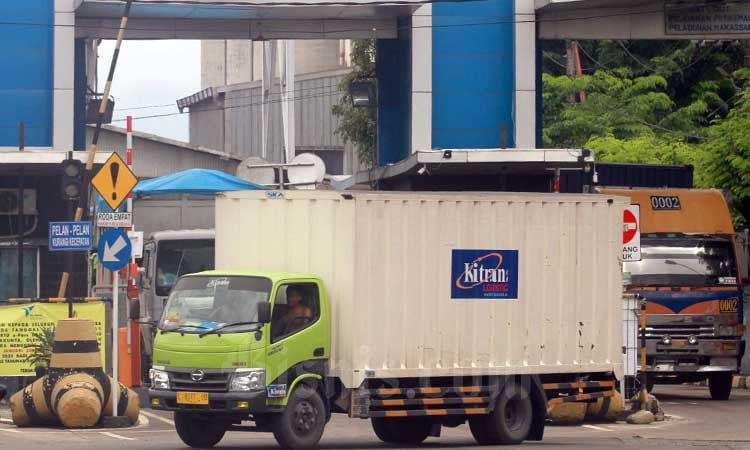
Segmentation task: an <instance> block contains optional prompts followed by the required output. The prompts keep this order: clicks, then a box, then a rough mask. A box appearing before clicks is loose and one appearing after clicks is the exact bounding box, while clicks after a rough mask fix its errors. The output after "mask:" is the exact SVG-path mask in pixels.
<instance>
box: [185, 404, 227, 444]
mask: <svg viewBox="0 0 750 450" xmlns="http://www.w3.org/2000/svg"><path fill="white" fill-rule="evenodd" d="M174 427H175V429H177V435H179V436H180V439H182V442H184V443H186V444H187V445H189V446H191V447H193V448H211V447H213V446H214V445H216V444H218V443H219V441H221V439H222V438H223V437H224V433H226V432H227V430H226V428H225V427H224V426H223V425H222V424H221V423H216V422H212V421H210V420H204V419H201V418H200V417H198V416H196V415H194V414H186V413H179V412H176V413H174Z"/></svg>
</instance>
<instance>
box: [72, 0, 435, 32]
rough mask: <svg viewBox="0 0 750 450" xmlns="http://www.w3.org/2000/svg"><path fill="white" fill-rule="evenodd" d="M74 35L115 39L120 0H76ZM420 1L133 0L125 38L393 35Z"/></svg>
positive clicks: (120, 9) (121, 10)
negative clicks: (399, 19)
mask: <svg viewBox="0 0 750 450" xmlns="http://www.w3.org/2000/svg"><path fill="white" fill-rule="evenodd" d="M78 1H79V2H80V5H79V6H78V8H77V9H76V34H77V35H78V37H96V38H104V39H114V38H115V37H116V36H117V30H118V27H119V20H120V17H121V16H122V14H123V11H124V8H125V6H124V5H125V2H124V1H123V0H78ZM424 3H430V2H429V1H424V0H398V1H382V0H380V1H378V0H335V1H331V0H234V1H231V0H230V1H226V0H219V1H217V0H189V1H188V0H183V1H179V0H175V1H169V0H167V1H165V0H136V2H135V3H134V4H133V6H132V9H131V13H130V17H131V20H130V21H129V23H128V27H127V31H126V34H125V37H126V39H284V38H294V39H339V38H357V37H363V38H368V37H379V38H394V37H396V32H397V26H396V19H397V18H398V17H406V16H409V15H411V14H412V13H413V12H414V11H415V10H416V9H417V8H418V7H419V6H421V5H422V4H424Z"/></svg>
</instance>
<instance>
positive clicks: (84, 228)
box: [49, 222, 94, 252]
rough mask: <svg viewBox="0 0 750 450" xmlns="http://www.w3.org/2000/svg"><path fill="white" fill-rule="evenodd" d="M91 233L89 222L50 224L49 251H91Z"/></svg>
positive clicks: (92, 230)
mask: <svg viewBox="0 0 750 450" xmlns="http://www.w3.org/2000/svg"><path fill="white" fill-rule="evenodd" d="M93 232H94V227H92V226H91V222H50V223H49V249H50V251H52V252H82V251H83V252H85V251H86V250H91V242H92V238H91V236H92V234H93Z"/></svg>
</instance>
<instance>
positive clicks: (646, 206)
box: [603, 189, 745, 400]
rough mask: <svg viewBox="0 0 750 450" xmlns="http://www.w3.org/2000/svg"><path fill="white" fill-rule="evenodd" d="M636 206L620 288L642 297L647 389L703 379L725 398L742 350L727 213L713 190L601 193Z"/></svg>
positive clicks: (740, 295) (731, 231)
mask: <svg viewBox="0 0 750 450" xmlns="http://www.w3.org/2000/svg"><path fill="white" fill-rule="evenodd" d="M603 192H604V193H607V194H610V195H622V196H627V197H630V198H631V204H634V205H639V207H640V232H641V256H642V259H641V260H640V261H632V262H624V263H623V275H624V279H625V284H626V285H627V289H628V291H629V292H631V293H635V294H639V295H640V296H642V297H644V298H645V299H646V317H647V319H646V320H647V326H646V338H647V362H646V364H647V367H645V368H641V370H643V369H645V370H646V372H647V380H648V384H649V386H648V388H649V390H650V389H651V388H652V386H653V384H655V383H656V384H659V383H669V384H671V383H683V382H688V381H703V380H708V382H709V387H710V392H711V397H712V398H714V399H717V400H726V399H728V398H729V396H730V393H731V389H732V375H733V374H734V373H736V372H737V371H738V368H739V364H740V360H741V357H742V354H743V352H744V341H743V340H742V335H743V332H744V328H745V327H744V324H743V311H742V306H743V302H742V298H743V293H742V280H741V278H740V273H739V271H738V262H737V261H738V253H737V246H736V243H735V233H734V228H733V226H732V220H731V215H730V213H729V208H728V207H727V203H726V201H725V199H724V196H723V195H722V193H721V192H720V191H717V190H697V189H696V190H693V189H623V190H618V189H606V190H604V191H603Z"/></svg>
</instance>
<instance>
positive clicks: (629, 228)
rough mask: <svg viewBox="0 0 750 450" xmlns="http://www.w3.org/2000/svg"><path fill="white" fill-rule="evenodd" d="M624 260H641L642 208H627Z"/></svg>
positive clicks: (624, 225) (623, 249)
mask: <svg viewBox="0 0 750 450" xmlns="http://www.w3.org/2000/svg"><path fill="white" fill-rule="evenodd" d="M622 260H623V261H625V262H627V261H640V260H641V208H640V206H638V205H630V206H628V207H627V208H625V213H624V216H623V220H622Z"/></svg>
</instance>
